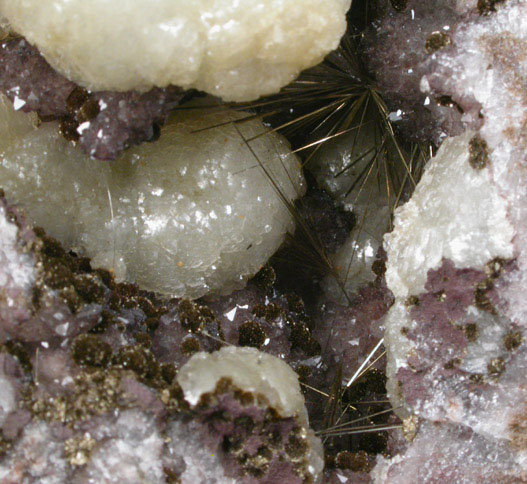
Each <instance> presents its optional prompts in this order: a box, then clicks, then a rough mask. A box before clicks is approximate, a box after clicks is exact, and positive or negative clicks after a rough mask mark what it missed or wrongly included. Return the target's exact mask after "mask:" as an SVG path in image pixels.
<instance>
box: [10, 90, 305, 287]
mask: <svg viewBox="0 0 527 484" xmlns="http://www.w3.org/2000/svg"><path fill="white" fill-rule="evenodd" d="M236 116H243V114H233V113H230V112H223V113H220V114H210V115H207V114H205V113H204V112H203V111H202V110H201V109H198V110H196V111H192V112H190V113H189V112H186V113H185V114H180V115H177V116H174V117H173V118H172V119H171V120H170V121H169V122H168V124H167V125H166V126H165V127H164V128H163V130H162V136H161V138H160V139H159V140H158V141H156V142H155V143H147V144H143V145H141V146H138V147H133V148H130V149H129V150H128V151H127V152H126V153H125V154H124V155H123V156H121V157H120V158H119V159H118V160H116V161H114V162H112V163H111V164H106V163H101V162H100V161H97V160H91V159H90V158H88V157H87V156H85V155H83V154H82V153H81V152H80V151H79V150H77V149H75V147H74V146H72V145H71V144H69V143H68V142H66V141H65V140H64V139H63V138H62V137H61V136H60V135H59V134H58V130H57V126H56V124H54V123H46V124H44V125H42V126H41V127H39V128H36V117H34V116H33V115H27V114H25V113H20V112H15V111H14V110H13V108H12V106H11V105H10V103H9V102H7V101H5V100H4V101H2V104H1V105H0V186H2V187H3V188H4V190H5V192H6V195H7V198H8V200H9V201H11V202H16V203H20V204H21V205H22V206H23V207H24V208H25V209H26V211H27V213H28V216H29V218H30V220H31V221H33V222H34V223H35V224H36V225H39V226H41V227H44V228H45V229H46V231H47V232H48V233H49V234H50V235H51V236H53V237H55V238H57V239H59V240H60V241H61V242H62V243H63V244H65V245H66V246H67V247H70V248H73V249H75V250H78V251H80V252H81V253H83V254H85V255H87V256H89V257H91V258H93V260H94V265H95V266H102V267H106V268H109V269H112V268H113V269H115V272H116V275H117V276H118V277H119V278H123V277H124V275H125V274H126V279H127V280H128V281H131V282H135V283H137V284H139V285H140V286H141V287H143V288H145V289H149V290H154V291H158V292H161V293H165V294H170V295H174V296H186V297H199V296H202V295H204V294H206V293H209V292H223V293H225V292H230V291H232V290H233V289H236V288H240V287H242V286H243V285H244V284H245V281H246V280H247V279H248V278H249V277H251V276H252V275H254V274H255V273H256V272H257V271H258V270H259V269H260V268H261V267H262V265H264V264H265V262H266V261H267V259H268V258H269V257H270V256H271V255H272V254H273V253H274V252H275V251H276V249H277V248H278V247H279V246H280V244H281V243H282V241H283V239H284V237H285V235H286V233H287V231H289V230H293V228H294V222H293V220H292V216H291V214H290V212H289V211H288V209H287V207H286V205H285V204H284V201H283V200H282V199H281V198H280V197H279V195H278V194H277V192H276V190H275V188H274V187H273V185H272V184H271V182H270V180H269V179H268V177H267V176H266V174H265V173H264V170H263V169H262V166H264V167H265V168H266V170H267V171H268V173H269V174H270V176H271V178H272V179H273V180H274V181H275V182H276V183H277V185H278V187H279V188H280V190H281V192H282V194H283V196H284V197H285V198H287V199H289V200H291V201H292V200H294V199H295V198H297V197H298V196H300V195H301V194H302V193H303V192H304V189H305V188H304V180H303V176H302V172H301V167H300V163H299V161H298V158H296V157H295V156H294V155H291V153H290V150H289V145H288V143H287V142H286V141H285V140H284V139H283V138H282V137H281V136H278V135H274V134H271V135H265V136H261V137H259V138H258V139H257V140H255V141H253V142H251V147H252V148H253V149H254V150H255V152H256V153H257V155H258V157H259V160H260V162H261V163H262V165H260V164H259V162H258V161H257V160H256V159H255V158H254V157H253V156H252V154H251V152H250V150H249V149H248V148H247V146H246V145H245V143H244V142H243V139H242V138H241V137H240V135H239V134H238V132H237V131H236V129H235V127H234V126H232V124H230V123H229V121H230V120H231V119H234V117H236ZM222 123H223V126H218V127H216V128H213V129H201V128H206V127H210V126H213V125H219V124H222ZM200 129H201V131H199V132H195V131H196V130H200ZM264 129H265V128H264V126H263V125H262V124H261V123H260V122H259V121H251V122H246V123H242V124H240V130H241V131H242V133H243V136H244V137H246V138H249V137H253V136H255V135H257V134H261V133H262V132H263V130H264ZM0 223H2V222H1V219H0ZM1 257H2V254H1V253H0V258H1ZM26 276H28V275H24V277H26Z"/></svg>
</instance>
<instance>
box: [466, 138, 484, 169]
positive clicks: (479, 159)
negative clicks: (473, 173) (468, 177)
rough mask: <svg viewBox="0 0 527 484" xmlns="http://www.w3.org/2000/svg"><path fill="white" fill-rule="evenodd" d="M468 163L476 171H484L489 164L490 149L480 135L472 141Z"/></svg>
mask: <svg viewBox="0 0 527 484" xmlns="http://www.w3.org/2000/svg"><path fill="white" fill-rule="evenodd" d="M468 162H469V163H470V166H471V167H472V168H474V170H482V169H483V168H485V167H486V166H487V165H488V164H489V148H488V145H487V142H486V141H485V140H484V139H483V138H482V137H481V136H479V135H476V136H474V137H473V138H472V139H471V140H470V143H469V160H468Z"/></svg>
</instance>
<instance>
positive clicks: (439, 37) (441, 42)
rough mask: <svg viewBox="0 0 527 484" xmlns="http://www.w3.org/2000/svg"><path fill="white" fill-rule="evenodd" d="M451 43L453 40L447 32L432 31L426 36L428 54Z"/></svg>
mask: <svg viewBox="0 0 527 484" xmlns="http://www.w3.org/2000/svg"><path fill="white" fill-rule="evenodd" d="M451 43H452V40H451V38H450V36H449V35H448V34H447V33H446V32H440V31H437V32H432V33H431V34H430V35H429V36H428V37H427V38H426V42H425V50H426V52H427V54H433V53H434V52H437V51H438V50H440V49H442V48H443V47H446V46H447V45H449V44H451Z"/></svg>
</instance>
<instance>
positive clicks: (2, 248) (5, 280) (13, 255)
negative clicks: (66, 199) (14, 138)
mask: <svg viewBox="0 0 527 484" xmlns="http://www.w3.org/2000/svg"><path fill="white" fill-rule="evenodd" d="M0 137H2V134H0ZM17 235H18V228H17V226H16V224H14V223H13V222H10V221H9V220H8V219H7V217H6V213H5V209H4V208H3V207H0V291H2V290H3V289H5V290H9V289H11V290H29V288H30V287H31V286H32V284H33V282H34V280H35V271H34V268H33V260H32V258H31V256H30V255H29V254H24V253H20V252H18V251H17V250H16V248H17V246H18V244H17Z"/></svg>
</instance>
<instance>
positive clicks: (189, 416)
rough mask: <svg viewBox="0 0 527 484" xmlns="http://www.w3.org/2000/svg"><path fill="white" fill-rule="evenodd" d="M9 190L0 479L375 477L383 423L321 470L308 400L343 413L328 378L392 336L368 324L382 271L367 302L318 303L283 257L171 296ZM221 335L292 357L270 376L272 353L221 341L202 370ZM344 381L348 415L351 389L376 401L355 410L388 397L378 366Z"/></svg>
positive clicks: (0, 335) (335, 439) (357, 413)
mask: <svg viewBox="0 0 527 484" xmlns="http://www.w3.org/2000/svg"><path fill="white" fill-rule="evenodd" d="M0 204H1V205H0V215H1V216H0V224H1V229H2V230H1V232H0V295H1V297H0V329H1V331H0V388H1V390H2V391H1V397H0V451H1V453H2V454H1V455H0V482H1V483H2V484H15V483H16V484H19V483H20V482H27V483H31V484H33V483H34V484H37V483H46V484H47V483H50V484H51V483H53V484H63V483H64V484H65V483H71V482H73V483H76V484H84V483H91V482H102V483H113V482H126V483H130V484H132V483H137V482H139V481H140V479H141V478H144V479H148V481H149V482H152V483H160V484H161V483H162V484H165V483H166V484H168V483H173V482H178V479H179V481H180V482H182V483H185V484H196V483H198V484H201V483H206V482H209V481H208V480H210V479H216V480H217V482H221V483H225V484H246V483H248V484H256V483H269V484H271V483H275V482H277V481H278V480H280V481H282V482H284V483H295V484H301V483H303V482H310V480H311V479H312V478H313V477H316V476H317V475H319V480H318V481H317V482H319V481H320V482H328V483H334V482H345V481H342V479H348V480H349V482H350V483H355V482H368V481H367V476H368V473H369V471H370V469H371V468H372V466H373V462H374V458H373V457H372V456H371V455H368V454H366V453H365V452H364V451H362V450H359V449H365V450H367V451H368V452H371V453H372V454H373V453H376V452H379V451H382V450H384V449H385V447H386V440H385V438H384V436H382V435H380V434H376V433H371V434H367V436H366V437H362V436H360V435H359V436H357V437H356V438H353V439H351V440H350V439H348V438H347V437H345V436H344V437H340V436H338V435H335V436H331V435H330V436H329V440H328V441H327V445H328V447H327V453H328V456H331V457H330V462H329V463H328V469H327V471H326V473H325V474H324V475H322V474H321V466H322V460H321V454H320V452H321V448H320V444H319V443H317V442H318V440H317V439H316V438H315V436H314V434H313V432H312V431H311V430H310V429H309V426H308V423H307V414H306V409H305V408H304V404H303V400H304V398H305V400H306V407H307V410H308V411H309V413H310V421H311V422H310V425H311V426H312V427H314V428H316V429H318V430H322V429H325V428H326V427H327V426H328V425H330V424H331V421H328V419H327V418H326V413H325V412H326V410H327V409H328V405H329V404H330V403H329V402H331V400H328V399H327V398H326V397H324V396H323V394H324V393H326V394H330V393H332V392H333V391H336V390H337V391H338V392H343V389H342V384H343V380H344V379H347V378H349V376H350V375H351V374H352V372H354V371H355V370H356V369H357V368H358V367H359V365H360V364H361V363H362V361H364V358H366V356H367V353H368V352H369V351H370V350H371V346H372V344H374V343H375V342H376V341H378V338H379V337H380V334H379V331H380V330H379V328H378V327H377V330H376V331H377V332H376V333H375V332H371V330H368V328H373V327H376V326H375V324H377V325H378V323H374V324H373V325H372V321H378V319H379V318H380V316H382V314H383V313H384V312H385V311H386V309H387V307H388V306H389V303H390V301H391V299H390V296H389V294H388V293H387V290H386V287H385V285H384V283H383V282H382V280H379V281H378V282H377V283H376V284H375V285H372V286H370V287H368V288H365V289H364V291H362V292H361V293H360V295H359V296H358V297H357V299H356V301H354V306H353V309H346V308H345V307H343V306H338V305H337V304H335V303H332V304H331V307H326V305H324V304H322V305H321V307H320V308H318V309H317V311H315V312H314V313H313V312H312V313H311V315H310V314H309V311H308V309H307V308H306V306H305V305H304V303H303V301H302V299H300V298H299V297H298V296H297V295H296V294H293V293H289V294H282V293H280V292H279V291H278V289H277V287H276V285H275V274H274V271H273V269H272V268H271V267H266V268H264V270H262V271H261V273H260V274H258V276H257V277H256V278H254V279H253V280H252V281H251V282H250V283H249V284H248V285H247V287H246V288H245V289H242V290H239V291H236V292H234V293H232V294H231V295H230V296H221V297H220V296H216V297H214V298H212V297H209V298H208V299H207V300H198V301H189V300H184V299H183V300H176V299H172V300H167V299H161V298H159V297H157V296H156V295H155V294H152V293H149V292H145V291H141V290H139V289H138V288H137V287H135V286H132V285H129V284H117V283H116V282H115V281H114V279H113V277H112V275H111V274H110V273H108V272H106V271H104V270H92V269H91V267H90V264H89V261H88V260H87V259H84V258H81V257H78V256H76V255H75V254H74V253H68V252H66V251H65V250H64V249H63V248H62V247H61V245H60V244H59V243H58V242H56V241H55V240H54V239H52V238H51V237H49V236H48V235H46V234H45V232H44V231H43V230H41V229H33V228H31V227H30V226H29V225H28V224H27V223H26V221H25V219H24V216H23V214H22V213H21V212H20V211H19V210H18V209H16V208H13V207H11V206H9V205H8V204H7V203H6V202H5V200H4V199H3V198H0ZM334 322H335V324H333V323H334ZM315 327H316V328H317V330H316V332H315V331H314V328H315ZM370 333H371V334H370ZM344 339H345V340H346V342H349V344H342V342H343V341H344ZM354 340H356V341H354ZM320 341H323V342H324V344H323V345H321V344H320ZM355 342H357V343H360V344H357V345H355ZM222 347H223V350H222V351H224V352H225V351H234V350H236V347H239V348H238V349H237V351H242V352H243V351H245V352H248V353H250V354H252V355H263V353H260V351H261V352H265V354H266V355H267V356H265V357H263V356H257V359H258V360H262V361H266V360H265V358H272V359H273V361H276V362H278V363H276V364H272V365H270V366H269V364H267V366H266V367H265V371H264V372H263V373H262V374H261V375H260V376H259V377H258V378H262V380H261V383H260V384H258V385H256V383H255V382H256V381H257V373H258V371H260V370H258V371H257V368H259V365H253V366H254V367H253V369H252V370H251V369H250V367H251V365H250V364H249V362H245V363H244V362H243V361H240V362H238V363H236V364H235V365H234V366H232V364H231V366H230V367H229V365H228V364H227V366H225V363H224V362H223V360H222V358H221V357H217V358H218V360H217V361H213V362H211V363H208V362H205V363H206V364H205V366H204V367H203V368H202V369H201V370H200V369H199V368H198V367H196V365H194V366H193V367H188V366H187V363H188V361H189V359H190V358H191V357H192V356H194V357H195V358H196V357H197V356H198V355H197V353H198V352H205V353H200V355H202V356H200V358H205V359H206V358H207V357H206V356H205V357H204V356H203V355H206V354H207V353H211V352H214V351H216V350H218V349H220V348H222ZM350 350H351V351H350ZM216 354H221V352H220V353H216ZM271 355H272V356H271ZM276 357H277V358H278V359H276ZM253 359H254V358H253ZM242 360H243V358H242ZM198 361H199V360H198ZM207 361H208V360H207ZM381 361H382V360H381ZM285 362H287V363H288V364H289V365H290V366H287V365H286V363H285ZM253 363H254V362H253ZM339 364H340V366H341V371H340V372H338V371H335V368H336V366H339ZM273 365H274V366H273ZM276 365H278V366H276ZM198 366H199V365H198ZM275 366H276V368H275ZM377 366H378V365H377ZM185 368H187V369H185ZM280 368H282V369H281V370H280ZM380 368H382V365H381V366H380ZM211 369H214V370H215V371H214V372H213V371H210V370H211ZM178 370H179V376H178V377H177V378H176V375H178ZM202 370H203V371H202ZM205 370H206V371H205ZM284 371H285V373H286V374H287V375H288V376H287V378H289V380H291V381H289V380H287V378H285V377H280V372H284ZM294 372H296V374H297V375H298V376H296V375H295V373H294ZM185 374H187V376H188V375H189V374H190V375H191V377H189V378H186V379H185V377H184V375H185ZM200 375H201V376H200ZM214 375H215V376H214ZM272 375H275V381H274V383H273V380H272V378H271V376H272ZM212 377H213V379H214V378H215V380H214V381H213V384H212V386H210V385H209V384H210V381H211V380H210V379H211V378H212ZM278 377H279V378H278ZM276 378H278V379H276ZM284 378H285V379H284ZM297 378H299V380H300V382H301V383H302V385H305V386H304V390H303V393H304V398H303V397H302V396H301V394H300V392H299V391H298V390H294V391H293V397H292V399H290V400H289V403H287V402H288V400H287V398H285V397H284V395H285V394H286V393H288V392H289V393H290V392H291V391H292V389H294V388H293V387H294V386H295V385H297V383H296V379H297ZM287 381H289V383H287ZM200 382H201V383H200ZM269 382H270V383H269ZM284 382H285V383H284ZM198 383H199V385H198ZM293 383H294V384H293ZM196 385H198V386H196ZM269 385H270V386H269ZM209 387H210V388H209ZM284 392H285V393H284ZM295 392H296V393H295ZM320 392H322V393H320ZM344 393H346V395H345V396H344V397H343V399H342V401H339V402H338V405H337V406H336V407H332V408H333V411H334V412H338V413H337V416H338V414H340V412H342V410H343V409H344V407H346V406H347V403H348V402H354V404H355V405H359V404H357V402H360V401H361V400H363V401H365V402H367V403H366V404H360V405H359V408H357V407H356V406H354V407H353V409H348V410H347V411H345V412H344V414H342V416H341V419H340V422H341V423H346V422H348V421H350V420H352V419H354V418H362V417H364V415H366V414H371V413H374V412H378V411H379V410H385V409H386V408H387V405H386V404H384V403H382V402H383V401H384V400H385V395H384V377H383V374H382V373H381V372H378V371H377V370H375V371H369V372H367V374H366V375H365V376H363V377H361V378H360V379H359V381H358V383H357V384H356V385H354V386H353V387H352V388H351V389H348V390H347V392H344ZM198 394H199V395H198ZM197 395H198V396H197ZM288 398H289V397H288ZM375 400H380V401H381V403H380V404H376V403H375ZM375 423H379V421H375ZM349 449H352V452H348V450H349ZM141 476H142V477H141ZM306 479H307V480H306Z"/></svg>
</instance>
